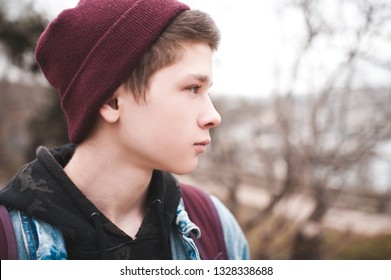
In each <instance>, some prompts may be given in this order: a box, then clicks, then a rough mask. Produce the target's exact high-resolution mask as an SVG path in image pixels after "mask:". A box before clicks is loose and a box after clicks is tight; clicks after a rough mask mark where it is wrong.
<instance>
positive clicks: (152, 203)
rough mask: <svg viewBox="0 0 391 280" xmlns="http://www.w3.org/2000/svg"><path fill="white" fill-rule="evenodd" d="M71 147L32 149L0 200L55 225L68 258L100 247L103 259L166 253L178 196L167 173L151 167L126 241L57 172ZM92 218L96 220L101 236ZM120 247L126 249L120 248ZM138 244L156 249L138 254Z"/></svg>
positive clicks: (90, 254)
mask: <svg viewBox="0 0 391 280" xmlns="http://www.w3.org/2000/svg"><path fill="white" fill-rule="evenodd" d="M74 150H75V146H74V145H73V144H68V145H65V146H62V147H58V148H55V149H51V150H50V151H49V150H48V149H47V148H45V147H40V148H39V149H37V159H36V160H34V161H33V162H31V163H29V164H26V165H25V166H23V167H22V168H21V170H20V171H19V172H18V174H17V175H16V176H15V177H14V178H13V179H12V180H11V182H10V183H9V184H8V185H7V186H6V188H5V189H4V190H3V191H2V192H1V193H0V203H2V204H4V205H6V206H8V207H11V208H15V209H18V210H21V211H24V212H26V213H28V214H29V215H31V216H34V217H35V218H38V219H41V220H43V221H45V222H48V223H49V224H52V225H54V226H56V227H57V228H59V229H60V230H61V231H62V233H63V234H64V237H65V240H66V243H67V249H68V254H69V255H70V257H75V258H87V259H94V258H98V257H102V252H101V251H102V250H104V251H106V249H107V252H108V254H107V255H105V256H104V258H118V257H120V258H135V259H146V258H152V259H158V258H168V257H169V249H168V247H166V246H168V236H169V234H168V232H169V230H170V228H171V224H172V222H173V220H174V218H175V215H176V214H175V213H176V208H177V205H178V203H179V199H180V191H179V188H178V186H177V182H176V181H175V179H174V178H173V177H172V175H171V174H169V173H165V172H161V171H154V172H153V176H152V180H151V184H150V189H149V197H148V202H147V214H146V216H145V218H144V220H143V223H142V226H141V228H140V230H139V232H138V233H137V236H136V237H137V238H136V240H132V239H131V238H130V237H129V236H127V235H126V234H125V233H124V232H123V231H121V230H120V229H119V228H118V227H116V226H115V225H114V224H113V223H111V222H110V221H109V220H108V219H107V218H106V217H105V216H104V215H103V213H101V212H100V211H99V209H97V208H96V207H95V205H94V204H93V203H92V202H91V201H90V200H88V199H87V197H85V195H84V194H83V193H82V192H81V191H80V190H79V189H78V188H77V187H76V186H75V185H74V184H73V182H72V181H71V180H70V179H69V177H68V176H67V175H66V174H65V172H64V171H63V167H64V166H65V165H66V164H67V162H68V161H69V160H70V158H71V157H72V155H73V153H74ZM94 216H95V218H94ZM96 217H99V221H98V220H96ZM94 220H95V221H94ZM97 221H98V223H100V224H101V225H102V229H103V237H102V232H99V231H100V230H101V229H98V228H97ZM98 227H99V226H98ZM98 237H100V238H98ZM102 238H103V241H102V240H101V239H102ZM148 240H149V241H148ZM157 240H158V241H157ZM157 243H159V244H157ZM102 244H103V245H102ZM161 244H163V245H164V246H161ZM126 246H128V247H129V248H130V249H129V248H128V249H129V250H130V251H131V253H129V250H125V249H124V247H126ZM143 246H144V249H145V248H147V247H148V246H150V247H151V248H150V249H151V251H158V252H155V253H156V254H150V255H148V254H145V252H143V254H141V257H138V256H137V254H138V253H137V250H138V249H137V248H139V247H140V249H141V250H142V248H143ZM102 247H105V248H106V249H104V248H102ZM132 248H133V249H132ZM159 248H160V249H159ZM117 251H120V253H118V252H117ZM124 252H125V253H124ZM116 253H118V254H116ZM98 255H99V256H98Z"/></svg>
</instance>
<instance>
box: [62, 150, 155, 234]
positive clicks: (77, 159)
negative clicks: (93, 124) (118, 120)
mask: <svg viewBox="0 0 391 280" xmlns="http://www.w3.org/2000/svg"><path fill="white" fill-rule="evenodd" d="M111 147H115V146H114V145H111ZM64 171H65V173H66V174H67V175H68V177H69V178H70V179H71V180H72V181H73V182H74V184H75V185H76V186H77V187H78V188H79V189H80V190H81V191H82V192H83V194H84V195H85V196H86V197H87V198H88V199H89V200H90V201H92V203H94V204H95V206H96V207H97V208H98V209H99V210H100V211H102V213H103V214H104V215H105V216H106V217H107V218H108V219H110V220H111V221H112V222H113V223H114V224H116V225H117V226H118V227H119V228H121V229H123V230H124V231H125V232H126V233H128V234H129V235H134V234H132V233H135V232H136V231H137V230H136V229H138V227H139V225H141V222H142V219H143V217H144V209H145V202H146V199H147V193H148V186H149V183H150V181H151V177H152V172H153V170H146V169H143V168H141V167H137V166H135V165H132V164H131V163H130V162H127V161H126V160H125V159H124V157H123V156H122V154H121V153H120V152H119V151H115V149H113V148H110V146H105V147H103V146H100V145H90V144H81V145H79V146H78V147H77V149H76V151H75V153H74V155H73V157H72V159H71V160H70V161H69V163H68V164H67V165H66V167H65V168H64ZM129 219H132V221H135V222H134V225H133V226H131V227H130V228H129V226H128V228H124V226H121V224H123V225H125V224H129Z"/></svg>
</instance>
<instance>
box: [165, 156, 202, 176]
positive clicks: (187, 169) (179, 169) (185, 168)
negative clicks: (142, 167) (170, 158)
mask: <svg viewBox="0 0 391 280" xmlns="http://www.w3.org/2000/svg"><path fill="white" fill-rule="evenodd" d="M197 165H198V160H197V161H196V162H195V163H194V162H193V163H188V164H183V165H181V166H175V167H171V168H170V169H169V170H167V171H168V172H170V173H173V174H176V175H186V174H189V173H191V172H193V171H194V170H195V169H196V168H197Z"/></svg>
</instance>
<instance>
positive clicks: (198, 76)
mask: <svg viewBox="0 0 391 280" xmlns="http://www.w3.org/2000/svg"><path fill="white" fill-rule="evenodd" d="M187 77H188V78H194V79H196V80H198V81H200V82H201V83H207V82H209V81H210V79H209V77H208V76H207V75H203V74H190V75H188V76H187ZM212 85H213V83H211V84H210V87H211V86H212Z"/></svg>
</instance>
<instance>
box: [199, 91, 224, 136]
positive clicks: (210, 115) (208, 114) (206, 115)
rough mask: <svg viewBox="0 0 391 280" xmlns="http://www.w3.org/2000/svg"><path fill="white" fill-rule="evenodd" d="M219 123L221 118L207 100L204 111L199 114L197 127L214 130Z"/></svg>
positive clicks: (210, 101)
mask: <svg viewBox="0 0 391 280" xmlns="http://www.w3.org/2000/svg"><path fill="white" fill-rule="evenodd" d="M220 123H221V116H220V114H219V113H218V112H217V110H216V108H215V107H214V105H213V103H212V100H210V98H208V101H207V104H206V107H205V110H203V112H202V113H201V114H200V117H199V120H198V125H199V126H200V127H201V128H207V129H210V128H214V127H216V126H218V125H219V124H220Z"/></svg>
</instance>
